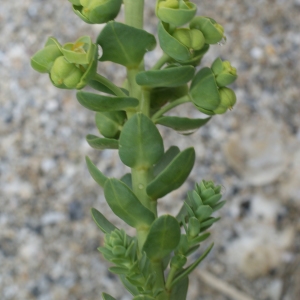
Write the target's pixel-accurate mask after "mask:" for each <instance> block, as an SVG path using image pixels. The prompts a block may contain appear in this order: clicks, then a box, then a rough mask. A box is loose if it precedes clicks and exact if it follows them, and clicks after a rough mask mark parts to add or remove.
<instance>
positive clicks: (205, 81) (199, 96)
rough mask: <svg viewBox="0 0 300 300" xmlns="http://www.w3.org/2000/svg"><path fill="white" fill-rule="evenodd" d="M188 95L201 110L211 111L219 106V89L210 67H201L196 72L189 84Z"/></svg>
mask: <svg viewBox="0 0 300 300" xmlns="http://www.w3.org/2000/svg"><path fill="white" fill-rule="evenodd" d="M190 95H191V97H192V101H193V103H194V104H195V105H196V106H198V107H199V108H201V109H203V110H208V111H213V110H214V109H216V108H217V107H218V106H219V104H220V95H219V90H218V87H217V84H216V80H215V76H214V73H213V72H212V70H211V69H210V68H203V69H201V70H200V71H199V72H198V73H197V74H196V76H195V77H194V79H193V81H192V84H191V89H190Z"/></svg>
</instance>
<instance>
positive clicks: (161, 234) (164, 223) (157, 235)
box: [143, 215, 180, 261]
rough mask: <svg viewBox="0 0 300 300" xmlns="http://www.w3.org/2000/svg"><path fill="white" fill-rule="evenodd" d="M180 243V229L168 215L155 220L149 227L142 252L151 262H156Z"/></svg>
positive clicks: (175, 221)
mask: <svg viewBox="0 0 300 300" xmlns="http://www.w3.org/2000/svg"><path fill="white" fill-rule="evenodd" d="M179 241H180V227H179V224H178V222H177V220H176V219H175V218H174V217H172V216H170V215H163V216H161V217H159V218H158V219H156V220H155V221H154V222H153V224H152V225H151V227H150V230H149V233H148V236H147V239H146V241H145V244H144V246H143V251H145V252H146V254H147V257H148V258H149V259H150V260H152V261H158V260H161V259H163V258H164V257H166V256H167V255H168V254H170V253H171V252H172V251H173V250H174V249H175V248H176V247H177V245H178V243H179Z"/></svg>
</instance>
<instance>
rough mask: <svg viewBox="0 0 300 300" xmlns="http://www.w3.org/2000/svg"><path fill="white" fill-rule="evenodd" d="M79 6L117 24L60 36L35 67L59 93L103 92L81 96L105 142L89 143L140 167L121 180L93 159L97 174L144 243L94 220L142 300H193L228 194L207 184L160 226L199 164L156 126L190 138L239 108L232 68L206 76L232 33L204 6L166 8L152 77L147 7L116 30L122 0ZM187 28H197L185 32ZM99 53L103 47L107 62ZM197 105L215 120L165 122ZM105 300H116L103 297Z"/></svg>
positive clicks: (129, 5)
mask: <svg viewBox="0 0 300 300" xmlns="http://www.w3.org/2000/svg"><path fill="white" fill-rule="evenodd" d="M69 1H70V2H71V3H72V5H73V10H74V12H75V13H76V14H77V15H78V16H79V17H80V18H81V19H82V20H83V21H85V22H87V23H91V24H94V23H107V24H106V25H105V27H104V28H103V30H102V31H101V33H100V34H99V36H98V38H97V43H96V44H95V43H93V42H92V41H91V38H90V37H88V36H84V37H81V38H79V39H78V40H77V41H76V42H75V43H67V44H65V45H61V44H60V43H59V42H58V41H57V40H56V39H55V38H53V37H51V38H49V39H48V40H47V42H46V44H45V47H44V48H43V49H42V50H40V51H38V52H37V53H36V54H35V55H34V56H33V57H32V59H31V64H32V67H33V68H34V69H35V70H37V71H38V72H41V73H48V74H49V76H50V80H51V81H52V83H53V84H54V85H55V86H56V87H58V88H62V89H77V90H81V89H82V88H84V87H85V86H90V87H92V88H94V89H95V90H97V91H99V92H100V93H90V92H86V91H78V92H77V100H78V101H79V103H80V104H82V105H83V106H84V107H86V108H87V109H90V110H92V111H95V112H96V116H95V122H96V126H97V128H98V129H99V132H100V134H102V136H103V137H98V136H94V135H87V137H86V139H87V142H88V143H89V145H90V146H91V147H93V148H95V149H99V150H102V149H118V151H119V156H120V159H121V161H122V162H123V163H124V164H125V165H126V166H128V167H130V168H131V173H129V174H125V175H124V176H123V177H122V178H121V179H116V178H107V177H106V176H105V175H104V174H103V173H102V172H101V171H100V170H98V169H97V167H96V166H95V165H94V164H93V163H92V162H91V160H90V159H89V158H88V157H87V158H86V162H87V166H88V169H89V172H90V174H91V176H92V177H93V179H94V180H95V181H96V182H97V183H98V184H99V185H100V186H101V187H102V188H103V189H104V194H105V198H106V200H107V203H108V205H109V206H110V208H111V209H112V211H113V212H114V213H115V214H116V215H117V216H118V217H120V218H121V219H122V220H123V221H124V222H126V223H127V224H128V225H129V226H132V227H134V228H135V229H136V233H137V234H136V237H131V236H129V235H127V234H126V233H125V231H124V230H120V229H118V228H116V227H115V226H114V225H113V224H111V223H110V222H109V221H108V220H107V219H106V218H105V217H104V216H103V215H102V214H101V212H99V211H98V210H96V209H95V208H92V210H91V212H92V217H93V219H94V221H95V222H96V224H97V225H98V227H99V228H100V229H101V230H102V231H103V232H104V233H105V242H104V245H103V247H100V248H99V251H100V252H101V253H102V254H103V256H104V257H105V259H107V260H108V261H110V262H111V263H112V264H113V266H112V267H111V268H110V271H111V272H113V273H115V274H118V275H119V277H120V279H121V281H122V283H123V284H124V286H125V287H126V288H127V290H128V291H129V292H130V293H131V294H132V295H133V297H134V298H133V299H135V300H138V299H139V300H142V299H144V300H147V299H157V300H159V299H161V300H166V299H172V300H175V299H176V300H184V299H186V295H187V289H188V276H189V274H190V273H191V272H192V271H193V270H194V269H195V268H196V267H197V265H198V264H199V263H200V262H201V261H202V260H203V259H204V258H205V257H206V255H207V254H208V253H209V251H210V250H211V248H212V246H213V244H212V245H211V246H210V247H208V248H207V249H206V250H205V251H204V252H203V254H202V255H201V256H200V257H199V258H198V259H197V260H196V261H195V262H194V263H192V264H191V265H190V266H188V267H185V265H186V262H187V257H188V256H189V255H190V254H191V253H193V252H194V251H196V250H197V249H198V248H199V246H200V243H201V242H202V241H204V240H206V239H207V238H208V237H209V235H210V234H209V233H208V232H206V231H207V229H209V228H210V226H212V224H213V223H215V222H216V221H218V218H215V217H213V216H212V214H213V213H214V212H215V211H217V210H218V209H220V208H221V207H222V206H223V205H224V204H225V201H221V198H222V195H221V188H220V186H216V185H214V183H213V182H211V181H205V180H202V181H201V182H200V183H199V184H196V186H195V189H194V190H193V191H190V192H189V193H188V195H187V199H186V201H185V202H184V204H183V206H182V209H181V210H180V212H179V213H178V215H177V216H176V217H173V216H170V215H162V216H159V217H158V214H157V200H158V199H160V198H162V197H164V196H165V195H167V194H168V193H170V192H172V191H173V190H175V189H177V188H179V187H180V186H181V185H182V184H183V183H184V182H185V180H186V179H187V177H188V175H189V174H190V172H191V170H192V168H193V165H194V162H195V151H194V148H188V149H185V150H182V151H180V150H179V148H178V147H176V146H172V147H170V148H169V149H168V150H167V151H165V150H164V145H163V140H162V137H161V135H160V133H159V131H158V129H157V127H156V125H157V124H160V125H163V126H167V127H170V128H172V129H174V130H176V131H180V132H183V133H186V134H187V133H190V132H192V131H194V130H196V129H198V128H200V127H201V126H203V125H205V124H206V123H207V122H208V121H209V120H210V119H211V117H212V116H213V115H215V114H223V113H225V112H226V111H227V109H230V108H232V106H233V105H234V104H235V101H236V97H235V94H234V92H233V91H232V90H231V89H229V88H228V87H226V86H227V85H229V84H231V83H232V82H234V81H235V79H236V78H237V75H236V70H235V68H233V67H232V66H231V65H230V63H229V62H227V61H224V62H223V61H222V60H221V59H220V58H217V59H216V60H215V61H214V62H213V64H212V66H211V68H209V67H204V68H202V69H200V70H199V71H198V72H196V67H197V66H198V65H199V64H200V63H201V59H202V57H203V56H204V55H205V53H206V52H207V51H208V50H209V47H210V45H211V44H216V43H219V42H221V40H222V39H224V38H225V36H224V29H223V27H222V26H221V25H220V24H218V23H217V22H216V21H214V20H213V19H211V18H208V17H201V16H198V17H195V14H196V9H197V7H196V5H195V4H193V3H191V2H189V1H187V0H178V1H177V0H167V1H161V0H157V3H156V15H157V17H158V19H159V25H158V38H159V43H160V46H161V48H162V50H163V52H164V54H163V56H162V57H161V58H160V59H159V60H158V61H157V62H156V63H155V64H153V67H152V68H151V69H150V70H145V68H144V62H143V59H144V55H145V54H146V52H148V51H151V50H153V49H154V48H155V46H156V39H155V37H154V36H153V35H152V34H150V33H148V32H147V31H145V30H143V10H144V0H124V1H123V3H124V9H125V24H123V23H119V22H116V21H113V19H114V18H115V17H116V16H117V14H118V12H119V10H120V7H121V5H122V1H121V0H69ZM187 23H189V27H182V26H183V25H185V24H187ZM97 45H100V46H101V48H102V51H103V55H102V56H101V57H98V49H97V48H98V47H97ZM99 61H100V64H101V61H111V62H114V63H116V64H119V65H122V66H124V67H125V68H126V70H127V78H126V80H125V81H124V85H123V87H118V86H116V85H115V84H114V83H112V82H111V81H109V80H108V79H107V78H105V77H104V76H102V75H100V74H98V73H97V64H98V62H99ZM189 82H191V83H190V84H189ZM187 102H192V103H193V104H194V106H195V108H196V109H197V110H199V111H201V112H203V113H204V114H207V115H209V117H207V118H205V119H189V118H182V117H174V116H173V117H171V116H166V115H164V114H165V113H166V112H168V111H169V110H171V109H172V108H174V107H176V106H179V105H181V104H184V103H187ZM181 227H182V228H181ZM167 268H169V271H168V275H167V276H166V278H165V275H164V273H165V270H166V269H167ZM103 299H107V300H108V299H114V298H113V297H112V296H109V295H107V294H105V293H103Z"/></svg>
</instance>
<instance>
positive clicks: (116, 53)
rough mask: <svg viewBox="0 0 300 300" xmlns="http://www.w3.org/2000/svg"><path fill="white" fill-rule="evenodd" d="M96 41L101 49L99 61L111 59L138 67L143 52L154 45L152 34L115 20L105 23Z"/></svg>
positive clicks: (121, 63) (129, 66)
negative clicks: (101, 53)
mask: <svg viewBox="0 0 300 300" xmlns="http://www.w3.org/2000/svg"><path fill="white" fill-rule="evenodd" d="M97 43H98V44H99V45H100V46H101V47H102V50H103V55H102V57H101V58H100V60H101V61H112V62H115V63H117V64H120V65H123V66H125V67H128V68H136V67H138V66H139V64H140V63H141V61H142V59H143V57H144V55H145V53H146V52H147V51H150V50H153V49H154V48H155V46H156V40H155V37H154V36H153V35H152V34H150V33H148V32H147V31H145V30H142V29H138V28H134V27H132V26H128V25H125V24H123V23H118V22H115V21H111V22H108V23H107V24H106V26H105V27H104V29H103V30H102V32H101V33H100V35H99V36H98V39H97Z"/></svg>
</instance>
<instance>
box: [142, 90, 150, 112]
mask: <svg viewBox="0 0 300 300" xmlns="http://www.w3.org/2000/svg"><path fill="white" fill-rule="evenodd" d="M142 91H143V97H142V99H141V102H140V111H141V112H142V113H143V114H144V115H146V116H147V117H149V116H150V90H148V89H146V88H143V90H142Z"/></svg>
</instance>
